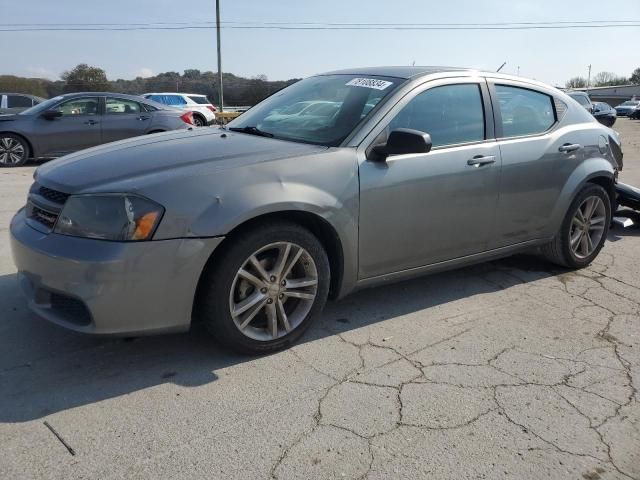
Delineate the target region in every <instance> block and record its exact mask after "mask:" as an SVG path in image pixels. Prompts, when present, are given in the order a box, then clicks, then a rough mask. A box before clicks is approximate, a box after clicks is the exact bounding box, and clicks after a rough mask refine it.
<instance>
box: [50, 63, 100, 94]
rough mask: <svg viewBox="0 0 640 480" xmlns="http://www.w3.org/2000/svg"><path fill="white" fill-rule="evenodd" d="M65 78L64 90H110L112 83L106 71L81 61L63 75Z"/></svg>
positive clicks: (63, 78)
mask: <svg viewBox="0 0 640 480" xmlns="http://www.w3.org/2000/svg"><path fill="white" fill-rule="evenodd" d="M61 78H62V80H64V82H65V85H64V88H63V90H64V92H100V91H106V90H109V87H110V84H109V81H108V80H107V74H106V73H105V71H104V70H103V69H101V68H98V67H91V66H89V65H87V64H86V63H81V64H80V65H78V66H76V67H75V68H74V69H72V70H68V71H66V72H64V73H63V74H62V75H61Z"/></svg>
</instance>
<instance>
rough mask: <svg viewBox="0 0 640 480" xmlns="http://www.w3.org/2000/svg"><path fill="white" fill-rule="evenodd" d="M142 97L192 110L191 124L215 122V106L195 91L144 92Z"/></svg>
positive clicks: (202, 124)
mask: <svg viewBox="0 0 640 480" xmlns="http://www.w3.org/2000/svg"><path fill="white" fill-rule="evenodd" d="M142 96H143V97H144V98H148V99H149V100H153V101H154V102H159V103H164V104H165V105H169V106H171V107H177V108H181V109H183V110H189V111H191V112H193V124H194V125H195V126H196V127H203V126H205V125H211V124H212V123H215V119H216V116H215V112H216V107H214V106H213V104H212V103H211V102H210V101H209V99H208V98H207V96H206V95H200V94H197V93H145V94H144V95H142Z"/></svg>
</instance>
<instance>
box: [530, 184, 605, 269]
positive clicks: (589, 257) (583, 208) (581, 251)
mask: <svg viewBox="0 0 640 480" xmlns="http://www.w3.org/2000/svg"><path fill="white" fill-rule="evenodd" d="M594 199H595V200H594ZM588 201H589V202H590V201H593V202H594V205H595V206H594V207H593V211H591V213H589V211H588V208H589V204H588V203H587V202H588ZM578 209H580V213H581V215H582V218H586V219H587V220H589V227H585V228H588V232H589V233H588V238H587V235H585V233H584V232H585V229H584V228H582V227H580V222H581V220H580V219H579V218H578ZM584 224H585V223H584V222H582V225H584ZM610 224H611V200H610V198H609V195H607V192H606V191H605V189H604V188H602V187H601V186H600V185H596V184H593V183H588V184H587V185H585V186H584V188H583V189H582V190H580V192H579V193H578V195H576V198H574V200H573V202H571V206H570V207H569V209H568V210H567V213H566V215H565V217H564V220H563V222H562V226H561V227H560V231H559V232H558V234H557V235H556V236H555V238H554V239H553V240H552V241H551V242H549V243H548V244H547V245H545V246H543V247H542V253H543V255H544V256H545V257H546V258H547V260H549V261H550V262H552V263H555V264H557V265H560V266H563V267H568V268H572V269H580V268H584V267H586V266H587V265H589V264H590V263H591V262H592V261H593V260H594V259H595V258H596V257H597V256H598V253H600V250H601V249H602V247H603V246H604V242H605V241H606V238H607V233H608V232H609V226H610ZM578 237H579V238H578ZM572 238H573V239H574V241H573V242H572ZM576 238H578V241H577V243H576V242H575V239H576ZM583 242H585V243H586V245H585V243H583ZM583 247H584V248H583Z"/></svg>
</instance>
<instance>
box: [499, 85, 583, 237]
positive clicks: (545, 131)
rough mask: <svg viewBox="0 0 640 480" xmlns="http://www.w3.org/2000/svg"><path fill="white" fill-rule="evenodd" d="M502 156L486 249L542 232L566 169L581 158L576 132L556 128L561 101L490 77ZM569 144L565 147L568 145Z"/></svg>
mask: <svg viewBox="0 0 640 480" xmlns="http://www.w3.org/2000/svg"><path fill="white" fill-rule="evenodd" d="M489 85H490V91H491V92H492V97H493V100H494V112H495V124H496V136H497V137H498V145H499V146H500V153H501V157H502V175H501V182H500V198H499V201H498V209H497V219H498V220H497V222H496V234H495V236H494V239H493V241H492V243H491V247H492V248H498V247H502V246H507V245H514V244H517V243H521V242H525V241H529V240H535V239H539V238H542V237H544V236H546V230H547V229H548V222H549V218H550V217H551V213H552V211H553V209H554V207H555V205H556V202H557V200H558V198H559V196H560V192H561V191H562V188H563V187H564V185H565V184H566V182H567V179H568V178H569V176H570V175H571V173H572V172H573V171H574V170H575V168H577V167H578V165H579V164H580V163H581V162H582V161H583V160H584V148H583V144H584V142H585V139H584V136H583V134H582V133H581V132H580V130H578V129H575V128H570V127H565V128H564V129H563V128H558V122H559V119H560V117H561V116H562V114H563V112H564V111H566V105H565V104H564V102H562V100H559V99H554V97H553V96H552V95H551V94H549V93H546V92H544V91H541V90H538V89H536V88H535V87H534V86H529V85H526V84H522V83H519V82H510V81H506V80H495V81H490V82H489ZM568 147H569V148H568Z"/></svg>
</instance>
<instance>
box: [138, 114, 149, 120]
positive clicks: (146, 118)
mask: <svg viewBox="0 0 640 480" xmlns="http://www.w3.org/2000/svg"><path fill="white" fill-rule="evenodd" d="M138 120H149V117H147V116H144V115H141V116H139V117H138Z"/></svg>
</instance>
